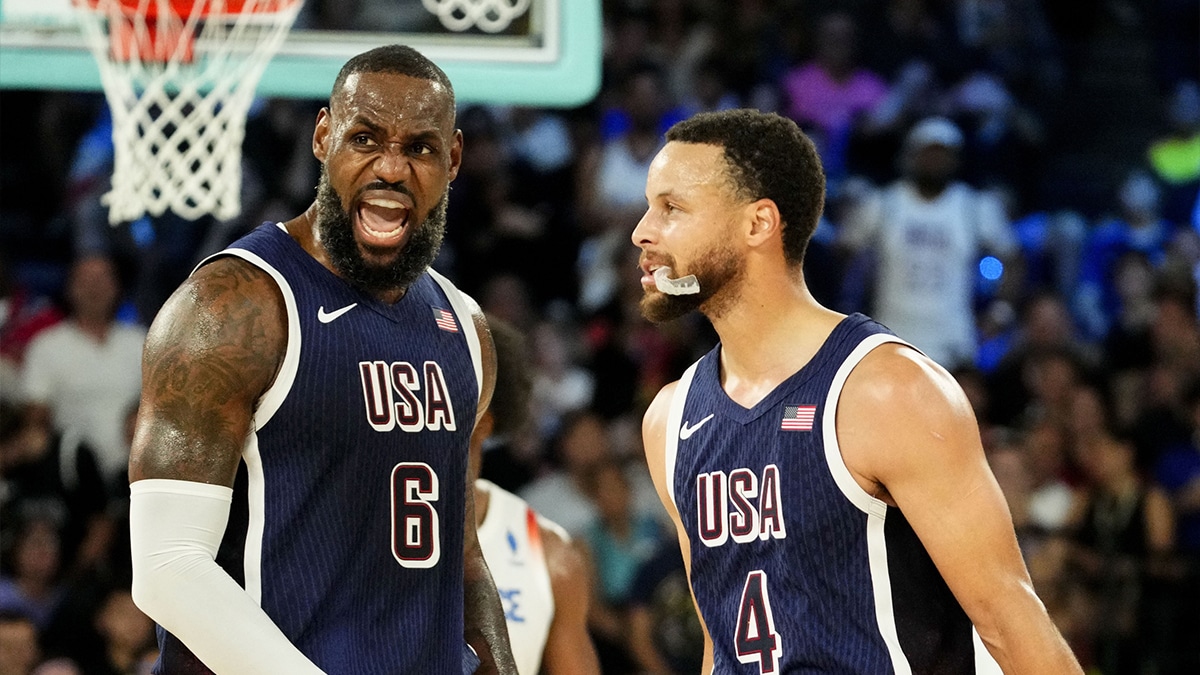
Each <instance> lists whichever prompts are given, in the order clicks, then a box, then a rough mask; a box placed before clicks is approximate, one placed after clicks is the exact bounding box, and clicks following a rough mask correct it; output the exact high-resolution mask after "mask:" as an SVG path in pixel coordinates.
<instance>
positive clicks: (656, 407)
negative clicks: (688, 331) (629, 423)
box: [642, 382, 713, 673]
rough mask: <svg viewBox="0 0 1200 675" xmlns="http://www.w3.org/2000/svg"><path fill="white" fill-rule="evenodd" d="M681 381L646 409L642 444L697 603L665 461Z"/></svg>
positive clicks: (707, 642) (705, 667)
mask: <svg viewBox="0 0 1200 675" xmlns="http://www.w3.org/2000/svg"><path fill="white" fill-rule="evenodd" d="M677 384H678V383H674V382H673V383H671V384H668V385H667V386H665V387H663V388H662V390H661V391H659V392H658V396H655V397H654V401H653V402H652V403H651V404H650V408H649V409H648V410H646V416H645V417H644V418H643V419H642V444H643V446H645V450H646V464H647V465H649V468H650V478H651V480H652V481H653V482H654V489H655V490H656V491H657V492H658V498H659V500H660V501H662V504H663V508H665V509H666V510H667V514H668V515H670V516H671V522H672V523H674V524H675V534H676V536H677V537H678V539H679V551H680V552H681V553H682V554H683V568H684V570H685V571H686V572H687V578H688V590H689V591H691V592H692V603H693V604H696V593H695V591H694V590H692V551H691V544H690V542H689V541H688V536H687V530H685V529H683V522H682V521H681V520H680V518H679V512H678V511H676V510H675V503H674V502H673V501H671V495H670V493H669V492H668V491H667V481H669V480H672V477H671V476H668V475H666V465H665V462H666V450H667V413H668V412H669V411H670V409H671V398H672V396H674V394H675V387H676V386H677ZM696 615H697V616H698V617H699V618H700V628H701V629H703V631H704V661H703V664H702V666H701V668H700V672H701V673H711V672H712V669H713V643H712V636H710V635H709V633H708V626H707V625H705V623H704V614H702V613H701V612H700V606H699V604H696Z"/></svg>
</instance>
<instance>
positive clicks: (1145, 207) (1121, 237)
mask: <svg viewBox="0 0 1200 675" xmlns="http://www.w3.org/2000/svg"><path fill="white" fill-rule="evenodd" d="M1160 199H1161V190H1160V189H1159V187H1158V185H1157V184H1156V183H1155V182H1154V179H1153V178H1151V177H1150V176H1149V175H1148V174H1146V173H1145V172H1144V171H1140V170H1139V171H1133V172H1131V173H1130V174H1129V176H1128V177H1127V178H1126V179H1125V181H1124V183H1122V185H1121V188H1120V190H1119V191H1118V193H1117V209H1118V213H1117V215H1116V216H1115V217H1113V218H1109V219H1107V220H1104V221H1103V222H1101V223H1099V224H1098V225H1097V226H1096V227H1095V228H1094V229H1093V230H1092V232H1091V234H1090V235H1089V236H1088V238H1087V242H1086V244H1085V246H1084V255H1083V266H1082V268H1081V270H1080V282H1079V299H1078V301H1077V302H1078V309H1079V312H1080V316H1081V318H1082V319H1083V326H1084V328H1085V329H1086V331H1087V335H1088V336H1089V337H1090V338H1092V339H1101V338H1103V336H1104V335H1106V334H1107V333H1108V331H1109V329H1110V328H1111V327H1112V325H1113V320H1114V317H1115V315H1116V313H1117V311H1118V302H1119V297H1118V294H1117V289H1116V288H1115V286H1114V284H1113V280H1114V279H1115V278H1116V266H1117V263H1118V261H1119V260H1120V258H1121V256H1122V255H1124V254H1125V253H1128V252H1130V251H1137V252H1139V253H1141V254H1142V255H1144V256H1146V258H1147V260H1149V261H1150V263H1151V264H1152V265H1153V266H1154V267H1156V268H1157V267H1159V266H1160V265H1162V263H1163V260H1164V258H1165V256H1166V251H1167V245H1168V244H1169V243H1170V242H1171V239H1172V237H1173V236H1174V227H1173V226H1172V225H1171V224H1170V223H1169V222H1167V221H1166V220H1164V219H1163V218H1162V215H1161V211H1160V208H1159V202H1160Z"/></svg>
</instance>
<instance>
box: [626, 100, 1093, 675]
mask: <svg viewBox="0 0 1200 675" xmlns="http://www.w3.org/2000/svg"><path fill="white" fill-rule="evenodd" d="M667 141H668V142H667V144H666V146H665V147H664V148H663V150H662V151H661V152H660V153H659V154H658V156H657V157H656V158H655V160H654V162H653V163H652V164H651V168H650V173H649V177H648V180H647V185H646V197H647V199H648V200H649V208H648V210H647V211H646V214H645V216H643V218H642V220H641V222H640V223H639V224H638V226H637V228H636V229H635V230H634V232H633V241H634V243H635V244H636V245H637V246H638V247H640V248H641V250H642V254H641V269H642V273H643V276H642V285H643V288H644V297H643V299H642V310H643V312H644V313H645V315H646V316H647V317H648V318H650V319H651V320H654V321H667V320H670V319H672V318H675V317H678V316H681V315H683V314H684V313H686V312H688V311H689V310H692V309H698V310H700V312H702V313H703V314H704V315H705V316H706V317H707V318H708V319H709V320H710V321H711V322H712V324H713V327H714V328H715V329H716V331H717V333H718V335H719V336H720V339H721V342H720V344H719V345H718V346H717V347H716V348H714V349H713V351H711V352H710V353H708V354H707V355H705V356H704V357H703V358H701V359H700V360H699V361H698V362H696V363H695V364H694V365H693V366H692V367H690V368H689V369H688V370H687V371H686V372H685V373H684V375H683V377H682V378H681V379H680V380H679V381H678V382H674V383H672V384H669V385H667V386H666V387H664V388H663V390H662V391H661V392H660V393H659V395H658V396H657V397H656V398H655V400H654V402H653V403H652V404H651V406H650V409H649V410H648V411H647V413H646V417H645V421H644V425H643V435H644V441H645V445H646V456H647V459H648V461H649V466H650V470H651V473H652V476H653V478H654V481H655V485H656V487H657V488H658V492H659V496H660V498H661V499H662V501H663V504H664V505H665V506H666V508H667V510H668V512H669V513H670V514H671V517H672V518H673V519H674V520H675V525H676V528H677V531H678V535H679V541H680V545H681V549H682V552H683V557H684V561H685V564H686V568H687V571H688V575H689V579H690V582H691V586H692V593H693V596H694V598H695V600H696V604H697V607H698V609H699V610H700V614H701V620H702V624H703V626H704V628H705V635H706V639H705V654H704V662H705V668H704V671H703V672H705V673H707V672H710V670H711V669H712V668H713V667H715V669H716V670H715V672H718V673H734V672H736V673H798V672H804V673H815V672H839V673H893V672H894V673H972V672H988V673H995V672H999V668H997V663H998V664H999V666H1000V668H1003V670H1004V672H1007V673H1072V672H1074V673H1079V672H1081V671H1080V669H1079V666H1078V664H1077V663H1076V662H1075V659H1074V657H1073V656H1072V655H1071V653H1070V651H1069V650H1068V648H1067V646H1066V644H1065V642H1064V641H1063V639H1062V638H1061V636H1060V635H1059V633H1058V631H1057V630H1056V629H1055V627H1054V626H1053V625H1052V624H1051V622H1050V619H1049V618H1048V617H1047V614H1046V611H1045V609H1044V608H1043V606H1042V603H1041V602H1040V601H1039V600H1038V598H1037V597H1036V596H1035V595H1034V592H1033V589H1032V587H1031V584H1030V580H1029V575H1028V573H1027V572H1026V570H1025V566H1024V563H1023V562H1022V560H1021V554H1020V551H1019V550H1018V548H1017V542H1016V537H1015V535H1014V533H1013V526H1012V520H1011V518H1010V516H1009V512H1008V509H1007V506H1006V504H1005V501H1004V497H1003V496H1002V495H1001V493H1000V490H999V488H998V487H997V486H996V481H995V479H994V478H993V477H992V474H991V472H990V470H989V469H988V466H987V463H986V461H985V459H984V455H983V450H982V447H981V446H980V440H979V432H978V428H977V426H976V423H975V420H974V418H973V416H972V413H971V409H970V407H969V405H968V403H967V400H966V397H965V396H964V395H963V393H962V391H961V390H960V389H959V388H958V387H957V386H956V385H955V383H954V380H953V379H952V378H951V377H950V376H949V375H948V374H947V373H946V372H945V371H944V370H942V369H941V368H940V367H938V366H937V365H936V364H934V363H933V362H932V361H930V360H929V359H928V358H926V357H925V356H923V355H922V354H921V353H920V352H918V351H916V350H915V349H913V348H912V347H909V346H908V345H906V344H904V343H903V342H901V341H900V340H899V339H897V338H896V337H895V336H894V335H892V334H891V333H889V332H888V331H887V329H885V328H883V327H882V326H881V325H879V324H877V323H875V322H873V321H871V320H870V319H868V318H867V317H865V316H862V315H854V316H849V317H847V316H844V315H841V314H837V313H835V312H833V311H831V310H828V309H826V308H824V307H822V306H820V305H818V304H817V303H816V301H815V300H814V299H813V297H812V295H811V294H809V292H808V290H807V287H806V286H805V283H804V276H803V273H802V271H801V262H802V260H803V257H804V251H805V246H806V244H807V242H808V239H809V237H810V236H811V235H812V232H813V229H814V228H815V227H816V225H817V219H818V216H819V215H820V212H821V208H822V203H823V195H824V183H825V178H824V173H823V170H822V168H821V165H820V160H819V159H818V157H817V154H816V151H815V149H814V148H813V145H812V143H811V142H810V141H809V139H808V138H807V137H806V136H804V134H803V133H801V132H800V130H799V129H798V128H797V127H796V125H795V124H794V123H792V122H791V121H789V120H786V119H784V118H782V117H779V116H777V115H767V114H763V113H759V112H756V111H748V110H738V111H730V112H722V113H705V114H700V115H697V116H695V117H693V118H691V119H690V120H686V121H684V122H681V123H679V124H677V125H675V126H674V127H673V128H672V129H671V130H670V131H669V132H668V134H667Z"/></svg>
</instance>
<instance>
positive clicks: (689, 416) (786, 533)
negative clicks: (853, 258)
mask: <svg viewBox="0 0 1200 675" xmlns="http://www.w3.org/2000/svg"><path fill="white" fill-rule="evenodd" d="M887 342H901V340H899V338H896V337H895V336H894V335H892V334H891V333H890V332H888V331H887V329H885V328H884V327H883V326H881V325H879V324H878V323H875V322H874V321H871V320H870V319H868V318H867V317H865V316H862V315H857V314H856V315H853V316H850V317H847V318H846V319H844V320H843V321H842V322H841V323H840V324H839V325H838V326H837V327H836V328H835V329H834V330H833V332H832V333H831V334H830V336H829V338H828V339H827V340H826V341H825V343H824V345H823V346H822V347H821V348H820V349H819V350H818V352H817V354H816V355H815V356H814V357H813V359H812V360H811V361H810V362H809V363H808V364H807V365H805V366H804V367H803V368H801V369H800V370H799V371H797V372H796V373H794V374H793V375H792V376H791V377H789V378H788V379H787V380H785V381H784V382H783V383H781V384H780V385H779V386H778V387H776V388H775V390H774V391H772V392H771V393H770V394H769V395H768V396H767V397H766V398H764V399H763V400H762V401H761V402H759V403H758V404H757V405H755V406H754V407H753V408H750V409H746V408H744V407H742V406H740V405H738V404H737V403H735V402H734V401H733V400H732V399H730V398H729V397H728V395H726V393H725V391H724V390H723V389H722V387H721V382H720V364H719V359H720V351H719V350H720V346H719V345H718V346H717V348H715V349H714V350H713V351H711V352H709V353H708V354H707V355H705V356H704V357H703V358H701V359H700V360H699V361H697V362H696V363H695V364H693V365H692V366H691V368H689V369H688V370H687V372H686V373H685V374H684V376H683V377H682V378H681V379H680V382H679V385H678V388H677V389H676V391H675V396H674V399H673V400H672V403H671V407H670V411H669V414H668V421H667V439H668V440H667V446H666V475H667V476H668V477H669V478H668V480H667V488H668V492H669V493H670V496H671V499H672V500H673V501H674V503H675V506H676V508H677V509H678V511H679V516H680V518H681V520H682V523H683V526H684V528H685V529H686V531H687V535H688V540H689V545H690V551H691V564H692V586H693V591H694V592H695V595H696V600H697V603H698V604H699V606H700V611H701V614H702V615H703V617H704V622H705V625H706V626H707V627H708V630H709V634H710V635H711V637H712V640H713V648H714V659H715V663H714V665H715V671H714V672H717V673H872V674H874V673H897V674H905V675H906V674H908V673H922V674H941V673H999V672H1000V669H999V668H998V667H997V666H996V663H995V661H994V660H993V659H992V657H991V655H990V654H988V653H987V651H986V649H985V648H984V647H983V643H982V642H981V641H980V640H979V638H978V636H977V635H976V633H975V631H974V629H973V627H972V625H971V623H970V620H969V619H968V618H967V616H966V614H965V613H964V612H963V610H962V607H961V606H959V604H958V602H957V601H956V600H955V598H954V596H953V595H952V594H951V592H950V590H949V588H948V587H947V586H946V583H945V581H944V580H943V579H942V577H941V575H940V574H939V573H938V571H937V569H936V568H935V567H934V565H933V562H932V560H931V559H930V558H929V554H928V553H927V552H926V551H925V549H924V547H923V546H922V545H921V542H920V541H919V540H918V539H917V537H916V535H915V533H914V532H913V530H912V528H911V527H910V526H909V524H908V522H907V521H906V520H905V519H904V515H903V514H902V513H901V512H900V511H899V510H898V509H896V508H894V507H889V506H887V505H886V504H885V503H884V502H882V501H880V500H878V499H876V498H874V497H872V496H871V495H869V494H868V493H867V492H866V491H864V490H863V489H862V488H861V487H860V486H859V485H858V484H857V483H856V482H855V481H854V478H853V477H852V476H851V474H850V471H849V469H848V468H847V467H846V465H845V463H844V462H843V461H842V455H841V451H840V450H839V448H838V443H837V435H836V430H835V428H834V420H835V418H836V414H837V404H838V397H839V395H840V394H841V391H842V386H843V385H844V384H845V382H846V378H847V377H848V376H849V374H850V371H851V370H852V369H853V368H854V367H855V365H857V364H858V362H859V361H861V360H862V358H863V356H865V355H866V354H867V353H868V352H869V351H870V350H872V349H874V348H875V347H877V346H879V345H881V344H884V343H887Z"/></svg>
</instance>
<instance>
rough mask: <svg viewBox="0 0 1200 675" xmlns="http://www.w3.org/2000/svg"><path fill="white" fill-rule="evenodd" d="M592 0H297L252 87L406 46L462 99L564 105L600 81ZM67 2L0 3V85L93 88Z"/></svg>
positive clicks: (282, 93)
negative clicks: (300, 2)
mask: <svg viewBox="0 0 1200 675" xmlns="http://www.w3.org/2000/svg"><path fill="white" fill-rule="evenodd" d="M600 2H601V0H358V1H357V2H340V1H339V0H306V5H305V7H304V9H303V10H302V11H301V14H300V17H299V19H298V20H297V22H296V25H295V26H294V27H293V29H292V31H291V33H290V34H289V35H288V38H287V40H286V41H285V42H284V44H283V47H282V48H281V49H280V50H279V52H278V54H276V56H275V57H274V59H273V60H272V61H271V63H270V65H268V66H267V69H266V72H265V73H264V74H263V77H262V80H261V81H260V83H259V85H258V90H257V92H258V95H260V96H270V97H288V98H315V99H323V98H326V97H328V96H329V90H330V88H331V87H332V85H333V80H334V78H335V77H336V76H337V72H338V69H340V68H341V66H342V64H343V63H345V61H346V60H347V59H349V58H350V57H351V56H354V55H355V54H358V53H360V52H363V51H366V50H367V49H371V48H372V47H376V46H379V45H384V44H391V43H401V44H407V45H411V46H412V47H414V48H416V49H418V50H420V51H421V52H422V53H423V54H425V55H426V56H428V57H429V58H430V59H432V60H433V61H434V62H436V63H437V64H438V65H439V66H441V67H442V68H443V69H444V70H445V71H446V74H447V75H449V76H450V81H451V82H453V83H454V89H455V92H456V95H457V98H458V100H459V101H460V102H462V103H501V104H515V105H533V106H552V107H568V106H576V105H582V104H584V103H586V102H588V101H589V100H591V99H592V97H594V96H595V94H596V92H597V91H598V90H599V87H600V56H601V20H600V14H601V12H600ZM74 11H75V10H74V9H73V8H72V7H71V0H0V88H7V89H69V90H94V91H100V90H101V86H100V74H99V70H98V68H97V66H96V63H95V61H94V60H93V57H92V54H91V52H90V51H89V50H88V46H87V44H86V42H84V39H83V35H82V34H81V33H80V30H79V27H78V24H77V20H76V16H75V14H74Z"/></svg>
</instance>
